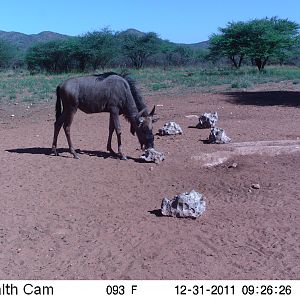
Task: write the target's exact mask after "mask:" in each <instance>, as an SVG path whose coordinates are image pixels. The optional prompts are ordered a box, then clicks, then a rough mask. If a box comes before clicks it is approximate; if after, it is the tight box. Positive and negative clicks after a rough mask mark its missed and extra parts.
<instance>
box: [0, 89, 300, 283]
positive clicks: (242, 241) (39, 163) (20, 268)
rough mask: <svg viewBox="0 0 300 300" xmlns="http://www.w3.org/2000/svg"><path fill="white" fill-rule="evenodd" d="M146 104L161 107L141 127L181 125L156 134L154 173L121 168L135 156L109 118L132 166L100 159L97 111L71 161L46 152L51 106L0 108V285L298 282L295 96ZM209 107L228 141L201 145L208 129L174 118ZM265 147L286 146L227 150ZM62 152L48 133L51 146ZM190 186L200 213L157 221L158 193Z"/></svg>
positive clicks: (79, 120) (102, 121)
mask: <svg viewBox="0 0 300 300" xmlns="http://www.w3.org/2000/svg"><path fill="white" fill-rule="evenodd" d="M268 89H269V87H268ZM146 100H147V102H148V104H149V106H152V105H153V104H161V105H163V106H158V107H157V115H158V116H159V118H160V120H159V121H158V122H157V123H156V124H155V132H157V131H158V129H159V128H161V127H162V125H163V124H164V123H165V122H167V121H175V122H177V123H179V124H180V126H181V127H182V129H183V131H184V132H183V135H181V136H164V137H158V136H156V138H155V146H156V149H157V150H159V151H163V152H164V153H165V154H166V160H165V161H164V162H162V163H161V164H159V165H155V164H147V163H139V162H138V161H137V160H135V159H136V158H138V157H139V156H140V154H141V152H140V150H136V148H137V147H138V142H137V139H136V137H133V136H131V135H130V133H129V124H128V123H126V122H125V120H124V119H123V118H122V126H123V127H122V128H123V144H124V151H125V152H126V154H127V155H128V156H130V157H131V158H133V159H129V160H128V161H120V160H117V159H114V158H112V157H110V156H108V155H107V153H106V150H105V146H106V139H107V133H108V115H107V114H98V115H86V114H84V113H82V112H78V113H77V114H76V116H75V120H74V123H73V126H72V137H73V143H74V145H75V147H77V149H78V148H80V149H81V152H82V153H81V155H80V157H81V159H80V160H75V159H73V158H72V157H71V155H70V154H69V153H68V152H67V151H64V152H62V153H61V156H60V157H54V156H50V155H48V153H49V152H50V146H51V142H52V134H53V121H54V112H53V110H54V103H51V104H40V105H33V106H32V107H30V108H29V109H27V110H26V107H25V106H22V105H20V104H18V105H6V106H3V105H2V106H1V107H0V120H1V124H0V136H1V142H0V164H1V172H0V182H1V189H0V200H1V210H0V218H1V222H0V265H1V268H0V278H1V279H300V209H299V205H300V190H299V177H300V152H299V151H298V150H299V149H300V140H299V138H300V125H299V117H300V110H299V108H300V106H299V105H300V92H299V89H298V90H294V91H281V92H280V91H276V89H274V90H273V91H270V92H265V91H264V90H263V89H257V90H253V91H247V92H235V93H227V94H222V93H219V94H209V93H207V94H205V93H192V94H183V95H180V96H178V95H177V96H172V95H169V96H167V95H158V94H156V95H152V96H149V97H147V99H146ZM209 111H217V112H218V114H219V121H218V126H220V127H222V128H224V129H225V130H226V133H227V134H228V136H229V137H231V138H232V143H231V145H209V144H205V143H203V140H205V139H207V138H208V135H209V130H207V129H206V130H200V129H194V128H188V127H189V126H194V125H196V124H197V119H196V118H187V117H186V116H187V115H191V114H196V115H199V114H201V113H203V112H209ZM11 114H14V115H15V116H14V117H11V116H10V115H11ZM22 116H23V117H22ZM277 140H280V141H286V143H287V144H289V145H290V144H291V145H292V146H291V149H292V150H293V151H292V150H291V151H281V150H282V149H283V148H284V146H282V148H280V147H279V148H276V149H277V150H276V151H271V150H270V152H268V150H267V151H262V152H260V150H259V149H260V148H259V147H260V144H259V143H258V144H257V153H256V154H250V155H239V154H238V152H235V151H234V149H235V147H236V146H237V145H238V144H235V143H241V142H257V141H270V142H269V144H272V141H277ZM114 143H115V144H116V141H115V139H114ZM284 143H285V142H283V144H284ZM235 145H236V146H235ZM254 145H256V143H254ZM66 146H67V142H66V139H65V136H64V133H63V131H61V134H60V137H59V141H58V147H61V148H64V149H65V150H66ZM246 148H247V147H246ZM270 149H271V148H270ZM223 151H225V152H223ZM219 152H220V153H225V154H226V153H227V154H226V155H228V153H232V155H231V156H230V157H228V160H226V161H225V162H224V163H222V164H219V165H214V166H212V167H207V166H204V163H203V160H202V156H203V157H206V158H208V159H209V157H210V155H214V154H215V155H217V154H216V153H219ZM233 162H235V163H237V167H236V168H228V167H229V166H230V165H232V163H233ZM254 183H259V184H260V189H253V188H252V187H251V185H252V184H254ZM191 189H195V190H197V191H199V192H201V193H203V194H204V196H205V198H206V211H205V212H204V214H203V215H202V216H200V217H199V218H197V219H196V220H192V219H179V218H172V217H161V216H160V215H159V209H160V205H161V201H162V199H163V197H168V198H169V199H170V198H171V197H173V196H174V195H175V194H178V193H182V192H185V191H190V190H191Z"/></svg>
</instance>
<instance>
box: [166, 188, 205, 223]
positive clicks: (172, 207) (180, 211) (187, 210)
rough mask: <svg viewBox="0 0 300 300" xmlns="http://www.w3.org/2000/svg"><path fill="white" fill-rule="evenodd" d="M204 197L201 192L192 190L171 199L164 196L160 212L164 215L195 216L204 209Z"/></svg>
mask: <svg viewBox="0 0 300 300" xmlns="http://www.w3.org/2000/svg"><path fill="white" fill-rule="evenodd" d="M205 206H206V203H205V199H204V197H203V195H202V194H200V193H198V192H196V191H195V190H192V191H191V192H189V193H187V192H186V193H182V194H180V195H176V196H175V197H174V198H173V199H172V200H169V199H167V198H164V199H163V201H162V203H161V213H162V215H164V216H173V217H182V218H184V217H186V218H189V217H190V218H196V217H199V216H200V215H202V214H203V212H204V211H205Z"/></svg>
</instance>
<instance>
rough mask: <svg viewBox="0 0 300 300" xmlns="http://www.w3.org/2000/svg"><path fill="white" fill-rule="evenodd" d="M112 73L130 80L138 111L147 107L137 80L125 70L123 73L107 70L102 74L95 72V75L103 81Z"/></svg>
mask: <svg viewBox="0 0 300 300" xmlns="http://www.w3.org/2000/svg"><path fill="white" fill-rule="evenodd" d="M111 75H117V76H120V77H122V78H124V79H125V80H126V81H127V82H128V84H129V87H130V91H131V94H132V97H133V99H134V101H135V104H136V107H137V109H138V111H141V110H143V109H144V108H146V105H145V103H144V101H143V98H142V96H141V94H140V92H139V91H138V89H137V87H136V83H135V81H134V80H133V79H132V78H131V77H130V76H129V74H128V73H125V72H123V73H115V72H105V73H102V74H95V75H94V76H95V77H96V80H99V81H102V80H104V79H105V78H107V77H109V76H111ZM146 114H148V112H146Z"/></svg>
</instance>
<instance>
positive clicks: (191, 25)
mask: <svg viewBox="0 0 300 300" xmlns="http://www.w3.org/2000/svg"><path fill="white" fill-rule="evenodd" d="M0 3H1V10H0V30H3V31H18V32H23V33H26V34H32V33H39V32H41V31H55V32H59V33H63V34H68V35H81V34H84V33H86V32H88V31H93V30H100V29H102V28H104V27H107V26H108V27H109V28H110V29H111V30H113V31H121V30H126V29H128V28H135V29H138V30H140V31H144V32H149V31H154V32H156V33H158V34H159V36H160V37H161V38H163V39H168V40H170V41H172V42H181V43H197V42H200V41H204V40H207V39H208V37H209V35H210V34H212V33H216V32H217V30H218V27H224V26H226V24H227V23H228V22H230V21H247V20H250V19H254V18H263V17H272V16H278V17H279V18H288V19H289V20H292V21H295V22H297V23H300V0H247V1H243V0H224V1H222V0H204V1H202V0H198V1H196V0H182V1H177V0H165V1H163V0H161V1H158V0H149V1H146V0H123V1H121V0H112V1H110V0H105V1H102V0H98V1H97V0H47V1H45V0H0Z"/></svg>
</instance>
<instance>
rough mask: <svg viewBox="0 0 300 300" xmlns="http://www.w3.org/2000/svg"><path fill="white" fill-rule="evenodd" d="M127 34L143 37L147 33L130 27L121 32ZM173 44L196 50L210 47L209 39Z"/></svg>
mask: <svg viewBox="0 0 300 300" xmlns="http://www.w3.org/2000/svg"><path fill="white" fill-rule="evenodd" d="M126 34H133V35H136V36H138V37H142V36H144V35H145V33H144V32H142V31H139V30H137V29H133V28H129V29H127V30H125V31H122V32H120V33H119V35H126ZM171 44H174V45H180V46H184V47H189V48H191V49H194V50H197V49H207V48H208V47H209V42H208V41H204V42H199V43H193V44H184V43H173V42H171Z"/></svg>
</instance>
